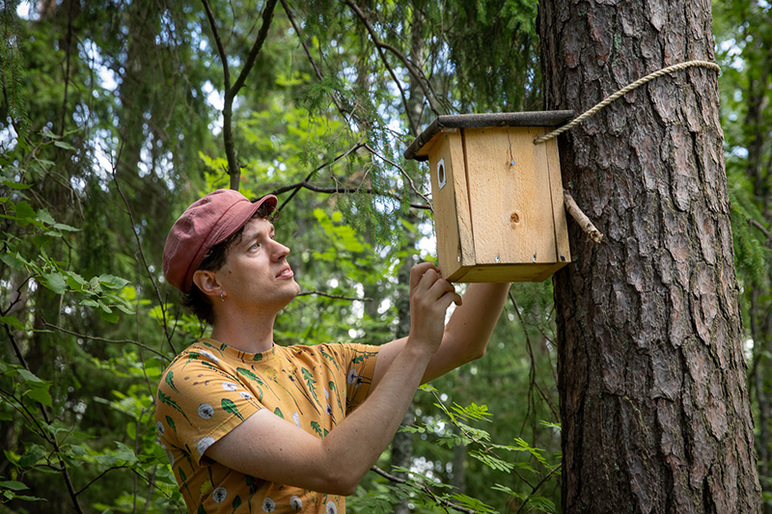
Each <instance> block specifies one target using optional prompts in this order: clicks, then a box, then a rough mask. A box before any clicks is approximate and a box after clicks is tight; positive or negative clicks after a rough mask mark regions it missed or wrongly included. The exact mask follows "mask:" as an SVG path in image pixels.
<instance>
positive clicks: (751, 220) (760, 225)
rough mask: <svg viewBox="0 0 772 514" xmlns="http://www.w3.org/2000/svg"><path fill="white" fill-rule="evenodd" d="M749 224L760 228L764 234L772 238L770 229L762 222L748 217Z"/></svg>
mask: <svg viewBox="0 0 772 514" xmlns="http://www.w3.org/2000/svg"><path fill="white" fill-rule="evenodd" d="M748 224H749V225H751V226H753V227H756V228H757V229H759V230H760V231H761V233H762V234H764V236H766V238H767V239H772V234H770V233H769V230H767V229H766V228H765V227H764V225H762V224H761V223H759V222H758V221H756V220H755V219H753V218H748Z"/></svg>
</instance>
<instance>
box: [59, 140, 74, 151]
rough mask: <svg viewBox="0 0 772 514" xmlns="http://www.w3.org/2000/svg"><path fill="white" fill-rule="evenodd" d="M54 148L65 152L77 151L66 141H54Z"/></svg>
mask: <svg viewBox="0 0 772 514" xmlns="http://www.w3.org/2000/svg"><path fill="white" fill-rule="evenodd" d="M54 146H56V147H58V148H62V149H64V150H75V147H74V146H72V145H71V144H70V143H65V142H64V141H54Z"/></svg>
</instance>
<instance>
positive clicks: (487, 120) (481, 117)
mask: <svg viewBox="0 0 772 514" xmlns="http://www.w3.org/2000/svg"><path fill="white" fill-rule="evenodd" d="M573 117H574V111H531V112H499V113H482V114H452V115H447V116H437V117H436V118H435V119H434V121H433V122H432V123H431V124H430V125H429V126H428V127H426V130H424V131H423V132H421V135H419V136H418V137H417V138H415V140H414V141H413V142H412V143H410V146H408V147H407V150H405V154H404V155H405V159H415V160H416V161H425V160H427V159H428V158H429V156H428V152H421V150H422V149H423V148H424V146H426V145H427V144H428V143H429V142H430V141H431V140H432V138H434V136H436V135H437V134H439V133H440V132H442V131H443V130H445V129H458V128H480V127H557V126H560V125H563V124H564V123H566V122H568V121H570V120H571V118H573Z"/></svg>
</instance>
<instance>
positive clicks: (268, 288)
mask: <svg viewBox="0 0 772 514" xmlns="http://www.w3.org/2000/svg"><path fill="white" fill-rule="evenodd" d="M289 252H290V250H289V248H287V247H286V246H284V245H282V244H280V243H279V242H277V241H276V240H275V239H274V228H273V224H272V223H271V222H270V221H268V220H266V219H263V218H254V219H252V220H250V221H248V222H247V224H246V225H244V231H243V234H242V237H241V240H240V241H238V242H237V243H235V244H233V245H231V246H230V247H229V248H228V250H227V254H226V259H225V264H223V266H222V267H221V268H220V269H219V270H217V272H216V273H217V279H218V281H219V282H220V285H221V286H222V288H223V291H224V292H225V295H226V296H225V301H226V302H231V303H232V304H233V306H234V307H238V308H240V309H244V310H255V309H258V310H261V311H265V310H266V309H269V310H275V311H276V312H278V311H279V310H281V309H282V308H284V307H285V306H286V305H287V304H288V303H289V302H290V301H291V300H292V299H293V298H294V297H295V296H297V294H298V293H299V292H300V286H299V285H298V283H297V282H295V278H294V274H293V272H292V269H291V268H290V265H289V263H288V262H287V259H286V257H287V254H289Z"/></svg>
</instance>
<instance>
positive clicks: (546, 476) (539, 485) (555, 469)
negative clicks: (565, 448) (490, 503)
mask: <svg viewBox="0 0 772 514" xmlns="http://www.w3.org/2000/svg"><path fill="white" fill-rule="evenodd" d="M562 466H563V465H562V464H558V465H557V466H555V467H554V468H552V469H551V470H550V471H549V473H547V474H546V475H544V477H543V478H542V479H541V480H540V481H539V483H538V484H536V485H535V486H533V487H532V488H531V492H530V493H528V496H527V497H526V498H525V500H523V503H522V504H520V507H519V508H518V509H517V510H516V511H515V514H517V513H518V512H520V511H522V510H523V509H524V508H525V506H526V505H528V500H530V499H531V496H533V495H534V494H536V491H537V490H539V488H540V487H541V486H542V485H544V484H545V483H546V482H547V480H549V479H550V477H551V476H552V475H554V474H555V472H556V471H557V470H559V469H560V468H561V467H562Z"/></svg>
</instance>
